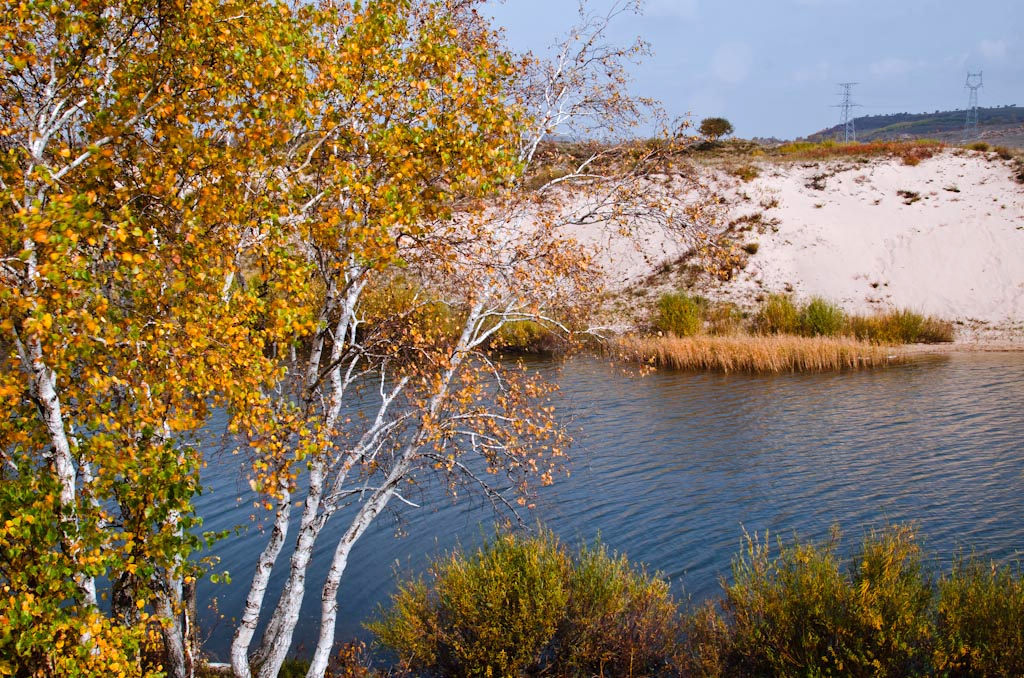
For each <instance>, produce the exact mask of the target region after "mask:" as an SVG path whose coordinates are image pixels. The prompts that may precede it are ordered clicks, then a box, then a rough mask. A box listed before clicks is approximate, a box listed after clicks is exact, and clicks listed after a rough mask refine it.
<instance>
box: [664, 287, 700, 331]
mask: <svg viewBox="0 0 1024 678" xmlns="http://www.w3.org/2000/svg"><path fill="white" fill-rule="evenodd" d="M703 306H704V304H703V303H702V300H701V299H698V298H696V297H691V296H689V295H686V294H683V293H681V292H669V293H667V294H663V295H662V296H661V298H660V299H658V314H657V317H656V318H655V321H654V326H655V328H657V329H658V330H660V331H662V332H665V333H666V334H674V335H676V336H679V337H688V336H691V335H694V334H697V333H698V332H699V331H700V329H701V325H702V320H701V316H702V314H703Z"/></svg>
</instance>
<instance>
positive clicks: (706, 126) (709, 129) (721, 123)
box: [698, 118, 733, 139]
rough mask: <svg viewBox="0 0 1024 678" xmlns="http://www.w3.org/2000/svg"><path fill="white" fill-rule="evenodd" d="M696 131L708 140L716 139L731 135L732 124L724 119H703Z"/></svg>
mask: <svg viewBox="0 0 1024 678" xmlns="http://www.w3.org/2000/svg"><path fill="white" fill-rule="evenodd" d="M698 130H699V131H700V133H701V134H702V135H704V136H706V137H708V138H710V139H718V138H720V137H725V136H729V135H730V134H732V133H733V127H732V123H731V122H729V121H728V120H726V119H725V118H704V119H703V120H701V121H700V127H699V128H698Z"/></svg>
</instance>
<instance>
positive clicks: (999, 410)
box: [198, 354, 1024, 657]
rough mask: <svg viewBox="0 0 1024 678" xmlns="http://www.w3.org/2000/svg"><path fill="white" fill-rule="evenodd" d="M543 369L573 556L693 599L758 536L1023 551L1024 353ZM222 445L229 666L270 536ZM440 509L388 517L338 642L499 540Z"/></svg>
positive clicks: (558, 505) (940, 550)
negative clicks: (435, 563)
mask: <svg viewBox="0 0 1024 678" xmlns="http://www.w3.org/2000/svg"><path fill="white" fill-rule="evenodd" d="M531 367H532V368H533V369H536V370H539V371H541V372H543V373H545V374H546V375H547V377H548V378H550V379H553V380H555V381H556V382H557V383H558V384H559V385H560V388H561V391H560V394H559V396H558V398H557V400H558V405H559V411H560V412H561V413H562V414H563V416H564V417H565V421H566V422H567V425H568V426H569V427H570V429H571V430H572V431H573V432H574V437H575V439H576V444H575V446H574V448H573V450H572V462H571V466H570V470H571V475H570V476H569V477H568V478H566V477H562V478H559V479H558V481H557V482H556V484H555V486H553V487H550V488H545V489H544V490H543V491H542V492H541V494H540V501H539V502H538V507H537V510H536V511H535V512H534V513H533V514H532V516H531V517H530V518H529V520H533V519H540V520H543V521H544V523H545V524H546V525H547V526H548V527H550V528H552V529H554V530H555V532H556V533H558V534H559V535H561V536H562V537H563V538H564V539H565V540H567V541H570V542H573V543H575V542H578V541H580V540H592V539H594V538H595V537H596V536H597V535H598V534H600V537H601V540H602V541H603V542H604V543H605V544H607V545H609V546H610V547H611V548H613V549H616V550H619V551H623V552H625V553H627V554H628V555H629V556H630V558H632V559H634V560H637V561H642V562H644V563H646V564H647V565H648V566H649V567H650V568H652V569H655V570H660V571H662V572H663V573H664V574H666V575H667V576H668V577H670V578H671V580H672V582H673V587H674V589H675V592H676V594H677V595H679V596H681V597H686V596H689V597H692V598H694V599H696V600H700V599H702V598H706V597H709V596H712V595H715V594H716V593H717V592H718V591H719V590H720V589H719V583H718V582H719V578H720V577H722V576H728V573H729V564H730V560H731V558H732V556H733V555H734V554H735V553H736V552H737V551H738V549H739V547H740V544H741V539H742V535H743V531H744V530H746V531H748V532H750V533H754V532H759V533H763V532H764V531H765V530H769V531H771V532H772V533H775V534H781V535H783V536H789V535H792V534H794V533H798V534H800V535H801V537H806V538H812V539H823V538H825V537H826V536H827V534H828V532H829V528H830V526H832V525H834V524H838V525H839V526H841V528H842V529H843V532H844V534H845V535H846V538H845V540H844V543H845V544H848V545H849V544H853V543H855V542H856V541H858V540H859V538H860V536H861V535H862V534H863V532H864V531H865V530H866V529H869V528H870V527H873V526H882V525H885V524H886V523H891V522H906V521H914V522H915V523H916V524H917V525H918V526H919V528H920V534H921V536H922V538H923V540H924V542H925V546H926V548H927V549H928V550H929V551H930V552H932V553H933V554H934V555H936V556H937V557H938V559H939V562H937V563H936V566H938V567H941V566H942V563H944V562H945V563H948V561H949V559H950V558H951V557H952V556H953V555H954V553H955V552H956V551H957V550H958V549H965V548H969V549H971V550H973V551H975V552H976V553H977V554H979V555H981V556H983V557H986V558H991V559H994V560H996V561H999V562H1007V561H1011V560H1015V559H1018V558H1020V557H1021V555H1022V554H1024V356H1022V355H1020V354H978V355H955V356H950V357H943V358H931V359H925V360H922V361H920V362H916V363H913V364H909V365H904V366H899V367H893V368H888V369H884V370H876V371H865V372H858V373H842V374H814V375H809V374H799V375H780V376H748V375H721V374H703V373H686V372H672V371H663V372H657V373H653V374H649V375H646V376H643V377H638V376H636V375H635V374H632V373H630V372H628V371H627V370H624V369H623V368H621V367H617V366H611V365H608V364H607V363H605V362H602V361H599V360H596V359H590V358H574V359H571V360H568V361H565V362H558V361H548V360H536V361H533V362H532V363H531ZM216 448H217V446H216V445H215V444H214V443H213V441H210V442H208V450H209V451H208V456H209V458H210V466H209V468H208V469H207V473H206V476H205V478H204V480H205V483H206V484H207V485H208V486H209V487H210V488H211V489H210V491H209V492H208V493H206V494H204V495H203V496H202V497H201V498H200V501H199V502H198V508H199V512H200V514H201V515H202V516H203V517H204V518H205V521H206V524H205V528H206V529H227V528H231V527H233V526H235V525H242V526H245V527H246V530H245V532H244V533H243V534H241V535H240V536H239V537H233V538H231V539H229V540H227V541H225V542H222V543H220V544H219V545H218V546H217V547H216V548H215V549H214V554H215V555H217V556H219V557H220V558H221V562H220V565H219V567H218V569H227V570H229V571H230V572H231V575H232V583H231V584H229V585H212V584H209V583H206V584H204V585H203V586H202V587H201V589H200V608H201V610H204V612H201V616H202V622H203V628H204V631H205V632H206V633H207V634H208V640H207V641H206V647H207V649H208V651H209V652H210V653H211V654H212V655H213V656H215V657H224V656H226V652H227V647H228V644H229V643H230V638H231V632H232V628H233V627H232V625H231V624H230V623H229V622H230V618H231V617H232V616H235V615H237V614H238V613H239V612H240V610H241V607H242V602H243V600H244V597H245V593H246V587H247V585H248V583H249V579H250V578H251V576H252V571H253V570H252V563H253V562H254V560H255V557H256V554H257V553H258V551H259V550H260V549H261V548H262V546H263V544H264V541H265V539H266V535H265V534H262V533H260V532H259V531H258V530H257V529H254V528H253V527H252V523H250V521H249V516H250V514H251V513H253V512H254V510H253V508H252V506H251V503H249V502H250V501H251V498H249V499H243V500H242V501H241V502H239V501H237V500H236V499H235V498H236V497H237V496H238V495H239V494H240V493H241V494H245V493H246V492H247V491H248V490H247V486H246V483H245V481H244V480H243V479H242V476H241V475H240V472H239V460H238V458H237V457H231V456H229V455H225V454H223V453H222V452H218V451H217V449H216ZM428 496H429V495H428ZM424 506H425V507H424V509H420V510H416V509H411V508H408V507H405V508H403V509H402V510H401V511H400V514H399V516H398V518H400V520H399V521H397V522H396V519H395V517H391V516H389V517H384V518H382V519H381V520H379V521H378V523H377V524H376V525H375V526H374V527H373V528H371V530H370V531H369V532H368V533H367V534H366V535H365V536H364V537H363V539H362V540H361V541H360V542H359V543H358V544H357V545H356V547H355V549H354V551H353V554H352V559H351V561H350V565H349V569H348V571H347V572H346V574H345V579H344V582H343V584H342V590H341V615H340V618H339V624H338V637H339V639H350V638H352V637H355V636H360V637H364V638H365V637H366V635H367V634H366V632H365V631H364V630H363V629H362V627H361V623H362V622H364V621H365V620H367V619H368V618H370V617H372V616H373V614H374V613H375V611H376V609H377V606H378V604H379V603H381V602H383V601H385V600H386V599H387V596H388V595H389V594H390V593H391V592H392V591H393V590H394V586H395V576H396V573H399V574H401V575H403V576H404V575H409V574H415V573H418V572H422V571H423V569H424V568H425V566H426V564H427V562H428V560H429V558H430V557H432V556H436V555H438V554H440V553H442V552H443V551H444V550H445V549H449V548H451V547H452V546H453V545H455V544H456V543H461V544H463V545H466V546H472V545H473V544H475V543H477V542H478V541H479V540H480V538H481V536H482V535H486V534H487V533H489V532H490V531H492V529H493V528H491V525H492V523H493V516H494V514H493V513H492V512H491V510H490V509H489V508H487V507H486V506H483V505H482V502H481V501H479V500H473V499H471V498H470V499H460V501H459V502H457V503H455V504H452V503H451V502H450V501H447V500H441V501H435V502H432V503H431V504H430V505H429V506H427V505H424ZM396 527H399V528H400V531H401V532H402V533H403V535H404V536H400V537H396V536H395V533H396ZM333 547H334V544H331V543H322V544H321V545H320V548H319V551H318V553H317V556H316V557H318V558H320V559H321V562H324V561H326V560H327V559H329V557H330V552H331V551H332V550H333ZM280 565H282V564H279V566H280ZM284 567H286V563H284V564H283V566H282V570H283V569H284ZM324 571H325V569H324V568H321V569H319V570H315V571H313V572H312V573H311V574H312V576H311V577H310V588H309V589H308V590H307V596H306V607H305V608H304V610H303V616H302V622H301V623H300V627H299V629H298V631H297V633H296V639H297V641H298V642H297V647H296V649H297V651H300V652H301V651H302V650H303V649H309V648H308V647H304V645H303V644H302V642H301V639H302V638H304V637H307V638H312V637H314V636H315V632H316V620H317V619H318V614H319V602H320V596H319V588H318V581H319V580H320V579H322V576H323V574H324ZM278 583H279V584H280V581H278ZM214 598H216V601H217V603H216V608H217V611H214V610H213V609H211V608H210V605H211V602H212V601H213V599H214ZM222 616H223V618H221V617H222Z"/></svg>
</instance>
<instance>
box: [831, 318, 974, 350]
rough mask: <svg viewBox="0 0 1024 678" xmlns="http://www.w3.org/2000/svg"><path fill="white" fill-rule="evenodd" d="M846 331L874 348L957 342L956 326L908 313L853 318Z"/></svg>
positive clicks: (846, 324)
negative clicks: (874, 346)
mask: <svg viewBox="0 0 1024 678" xmlns="http://www.w3.org/2000/svg"><path fill="white" fill-rule="evenodd" d="M843 331H844V332H845V333H846V334H849V335H850V336H853V337H856V338H857V339H860V340H861V341H870V342H872V343H875V344H944V343H949V342H951V341H953V340H954V339H955V336H954V330H953V323H951V322H949V321H948V320H940V319H939V318H935V317H933V316H925V315H922V314H920V313H915V312H913V311H907V310H902V311H889V312H886V313H878V314H876V315H872V316H863V315H850V316H847V317H846V323H845V326H844V328H843Z"/></svg>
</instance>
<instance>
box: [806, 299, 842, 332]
mask: <svg viewBox="0 0 1024 678" xmlns="http://www.w3.org/2000/svg"><path fill="white" fill-rule="evenodd" d="M845 319H846V314H845V313H843V309H841V308H839V307H838V306H837V305H835V304H833V303H831V302H829V301H827V300H825V299H823V298H821V297H812V298H811V300H810V301H809V302H808V303H807V305H806V306H804V307H803V308H802V309H801V310H800V333H801V334H803V335H804V336H809V337H822V336H824V337H835V336H838V335H839V334H842V331H843V322H844V321H845Z"/></svg>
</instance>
